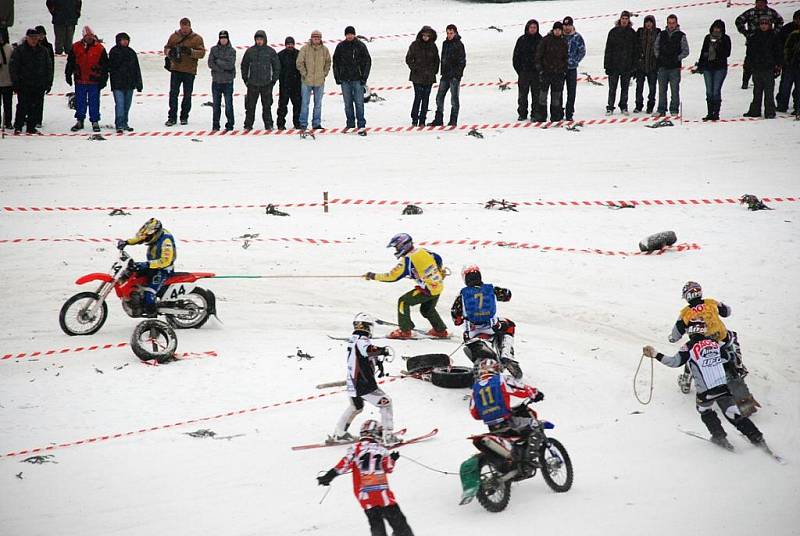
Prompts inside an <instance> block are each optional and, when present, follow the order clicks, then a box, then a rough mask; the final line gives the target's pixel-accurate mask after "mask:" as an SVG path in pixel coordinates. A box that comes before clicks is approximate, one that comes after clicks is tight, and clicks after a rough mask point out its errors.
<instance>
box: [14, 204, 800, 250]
mask: <svg viewBox="0 0 800 536" xmlns="http://www.w3.org/2000/svg"><path fill="white" fill-rule="evenodd" d="M761 200H762V201H764V202H765V203H796V202H798V201H800V196H798V197H762V198H761ZM510 202H513V203H514V204H516V205H519V206H526V207H592V206H600V207H625V206H633V207H638V206H645V207H671V206H709V205H735V204H738V203H739V200H738V199H735V198H733V197H725V198H701V199H619V200H593V201H576V200H560V201H510ZM484 204H485V202H484V201H480V202H479V201H422V200H412V199H403V200H400V199H353V198H350V197H346V198H338V197H334V198H332V199H331V200H329V201H328V205H341V206H355V207H370V206H378V207H383V206H388V207H395V206H405V205H435V206H446V205H450V206H469V205H474V206H483V205H484ZM324 205H325V203H323V202H298V203H273V206H276V207H281V208H287V207H288V208H308V207H321V206H324ZM267 206H268V205H267V204H260V205H256V204H248V205H244V204H241V205H238V204H229V205H132V206H119V207H2V210H3V211H5V212H26V213H27V212H86V211H103V212H106V211H109V210H116V209H120V210H208V209H250V208H258V209H262V208H265V207H267ZM13 240H16V241H18V242H24V241H26V240H31V241H36V240H37V239H26V238H16V239H13ZM46 240H48V241H59V240H60V241H64V240H68V239H52V238H51V239H46ZM69 240H70V241H71V240H72V239H69ZM88 240H89V241H93V240H97V239H88ZM113 240H114V239H111V238H109V239H102V241H105V242H109V241H113ZM276 240H277V239H276ZM9 241H10V240H6V241H5V242H6V243H7V242H9ZM84 241H87V239H84ZM320 242H321V241H320ZM0 243H4V242H3V241H2V240H0ZM321 243H322V242H321ZM325 243H327V242H325ZM335 243H338V242H335Z"/></svg>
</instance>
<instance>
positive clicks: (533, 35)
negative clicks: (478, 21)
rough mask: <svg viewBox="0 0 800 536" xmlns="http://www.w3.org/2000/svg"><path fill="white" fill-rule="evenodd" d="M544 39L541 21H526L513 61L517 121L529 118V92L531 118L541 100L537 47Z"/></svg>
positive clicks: (515, 46)
mask: <svg viewBox="0 0 800 536" xmlns="http://www.w3.org/2000/svg"><path fill="white" fill-rule="evenodd" d="M541 40H542V36H541V35H540V34H539V22H538V21H537V20H536V19H531V20H529V21H528V22H527V23H525V31H524V33H523V34H522V35H521V36H519V37H518V38H517V44H516V45H514V55H513V57H512V60H511V61H512V63H513V65H514V70H515V71H516V72H517V92H518V97H517V115H518V117H517V121H524V120H525V119H527V118H528V93H530V95H531V120H533V116H534V114H535V110H536V103H538V102H539V71H538V70H536V62H535V61H534V57H535V56H536V48H537V47H538V46H539V43H540V42H541Z"/></svg>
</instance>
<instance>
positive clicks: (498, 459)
mask: <svg viewBox="0 0 800 536" xmlns="http://www.w3.org/2000/svg"><path fill="white" fill-rule="evenodd" d="M531 402H532V400H531V399H530V398H529V399H527V400H525V402H523V403H522V404H520V405H519V406H516V407H515V408H513V410H512V413H513V415H515V416H518V417H533V419H534V421H533V422H534V424H533V430H532V432H531V433H530V435H529V436H528V437H519V436H510V435H506V434H498V433H495V432H487V433H485V434H478V435H474V436H470V437H469V439H471V440H472V443H473V444H474V445H475V447H476V448H477V449H478V450H479V451H480V452H479V453H478V454H475V455H474V456H472V457H471V458H469V459H468V460H466V461H465V462H464V463H462V464H461V471H460V473H461V486H462V491H463V493H462V496H461V503H460V504H468V503H470V502H471V501H472V499H473V498H475V497H477V498H478V502H479V503H480V504H481V506H483V507H484V508H486V509H487V510H488V511H490V512H501V511H503V510H504V509H505V508H506V507H507V506H508V502H509V501H510V500H511V483H512V482H520V481H522V480H528V479H530V478H533V477H534V476H536V473H537V471H541V473H542V478H544V481H545V482H546V483H547V485H548V486H550V488H551V489H552V490H553V491H555V492H557V493H564V492H566V491H569V489H570V488H571V487H572V479H573V472H572V460H570V457H569V454H568V453H567V450H566V449H565V448H564V445H562V444H561V442H560V441H558V440H557V439H553V438H551V437H547V435H546V434H545V430H551V429H553V428H554V427H555V426H554V425H553V424H552V423H550V422H548V421H539V420H538V416H537V414H536V412H535V411H534V410H533V409H532V408H531V407H530V403H531ZM509 453H511V455H510V457H509Z"/></svg>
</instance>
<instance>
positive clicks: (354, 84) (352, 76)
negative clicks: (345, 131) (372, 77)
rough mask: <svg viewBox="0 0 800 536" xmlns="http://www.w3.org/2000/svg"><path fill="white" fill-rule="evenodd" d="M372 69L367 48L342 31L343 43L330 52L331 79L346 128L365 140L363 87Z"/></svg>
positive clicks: (352, 32) (347, 30)
mask: <svg viewBox="0 0 800 536" xmlns="http://www.w3.org/2000/svg"><path fill="white" fill-rule="evenodd" d="M371 67H372V58H370V55H369V50H367V45H365V44H364V43H362V42H361V41H360V40H358V39H356V29H355V28H354V27H352V26H348V27H347V28H345V29H344V41H342V42H341V43H339V44H338V45H336V50H335V51H334V52H333V77H334V78H335V79H336V83H337V84H339V85H340V86H341V88H342V97H343V98H344V115H345V117H346V118H347V126H346V128H356V126H357V127H358V134H359V135H361V136H366V135H367V131H366V130H364V128H365V127H366V126H367V120H366V119H365V118H364V85H365V84H366V83H367V79H368V78H369V71H370V68H371Z"/></svg>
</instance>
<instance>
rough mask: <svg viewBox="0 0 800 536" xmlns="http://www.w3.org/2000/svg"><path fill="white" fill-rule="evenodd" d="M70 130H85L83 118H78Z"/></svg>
mask: <svg viewBox="0 0 800 536" xmlns="http://www.w3.org/2000/svg"><path fill="white" fill-rule="evenodd" d="M70 130H71V131H72V132H78V131H79V130H83V119H78V120H77V121H75V124H74V125H72V128H70Z"/></svg>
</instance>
